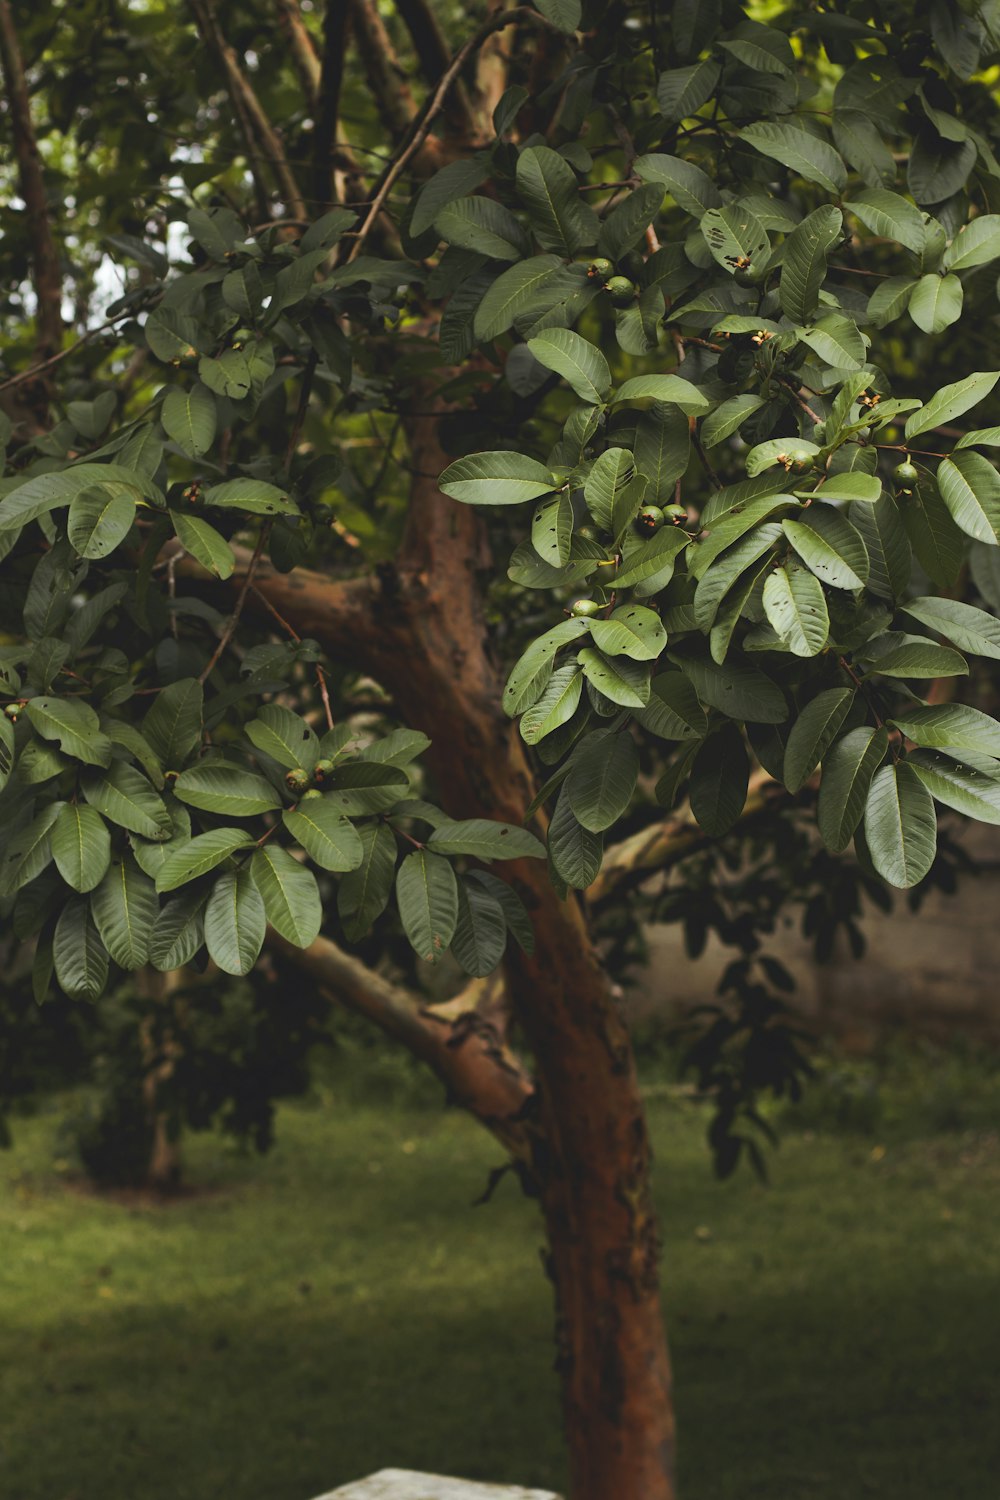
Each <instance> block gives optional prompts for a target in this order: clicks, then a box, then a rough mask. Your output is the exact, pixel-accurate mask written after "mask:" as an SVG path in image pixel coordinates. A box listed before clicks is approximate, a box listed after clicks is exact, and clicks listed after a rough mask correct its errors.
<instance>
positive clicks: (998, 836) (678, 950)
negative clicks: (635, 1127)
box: [628, 825, 1000, 1046]
mask: <svg viewBox="0 0 1000 1500" xmlns="http://www.w3.org/2000/svg"><path fill="white" fill-rule="evenodd" d="M963 844H964V846H965V847H966V848H968V849H969V851H970V853H973V854H974V855H975V857H976V858H977V859H980V860H989V861H995V862H1000V828H985V827H982V826H980V825H976V826H975V827H974V828H973V827H970V828H969V829H968V832H967V834H966V835H965V837H964V838H963ZM798 915H799V914H798V913H796V914H795V916H794V917H792V916H790V917H789V918H788V920H787V921H786V922H785V923H784V924H783V926H782V927H781V929H779V931H778V932H777V933H776V934H775V936H774V938H773V940H772V941H771V942H770V943H769V944H768V951H769V952H772V953H774V954H775V956H776V957H778V958H780V959H781V960H782V962H783V963H785V964H786V965H787V967H788V969H789V970H790V971H791V972H792V974H793V975H794V976H795V981H796V994H795V995H794V996H793V997H790V1003H791V1004H793V1005H794V1006H795V1007H796V1008H797V1009H799V1010H801V1012H802V1014H803V1016H804V1018H805V1019H806V1020H807V1021H808V1022H809V1023H810V1024H811V1025H812V1026H813V1027H814V1028H815V1029H816V1030H817V1031H819V1032H821V1033H824V1034H833V1035H838V1036H840V1037H842V1038H843V1039H844V1040H845V1041H848V1042H850V1043H853V1044H855V1045H859V1046H865V1045H868V1044H870V1043H871V1042H872V1041H874V1040H876V1039H877V1038H878V1037H879V1036H884V1035H885V1034H887V1033H889V1032H892V1031H894V1030H897V1029H901V1028H906V1029H908V1030H911V1031H915V1032H917V1033H919V1034H923V1035H927V1036H931V1037H935V1038H937V1039H939V1040H943V1039H946V1038H947V1037H948V1036H949V1035H955V1034H956V1033H963V1034H968V1035H973V1036H976V1037H980V1038H983V1039H987V1040H990V1041H991V1042H995V1043H998V1044H1000V870H997V871H990V872H988V873H985V874H982V875H978V876H973V877H967V878H966V879H964V880H963V882H962V883H961V886H960V889H959V892H958V894H957V895H956V896H942V895H941V894H939V893H938V892H934V893H933V894H932V895H930V896H928V898H927V899H926V900H925V902H924V904H923V905H922V907H921V909H920V911H919V912H916V913H913V912H911V911H910V910H909V908H908V907H907V904H906V897H905V895H904V894H903V893H898V894H897V897H896V900H895V910H894V911H893V912H892V914H891V915H889V916H886V915H884V914H883V913H881V912H879V911H876V910H875V909H873V908H870V909H869V910H868V913H867V915H866V917H865V919H864V921H863V922H862V924H861V925H862V927H863V930H864V933H865V937H866V939H867V944H868V946H867V952H866V954H865V957H864V958H863V959H861V960H860V961H856V960H855V959H853V958H852V957H851V955H850V954H849V953H848V952H847V950H846V946H845V949H844V952H843V953H841V954H839V955H838V956H837V957H836V958H835V959H834V960H833V961H832V962H831V963H829V964H822V965H820V964H817V963H816V962H815V960H814V958H813V956H812V951H811V947H810V945H809V944H808V943H807V942H806V941H805V940H804V939H803V938H802V937H801V935H800V933H799V930H798V926H797V922H798ZM647 936H648V939H649V943H650V954H651V958H650V965H649V969H648V971H647V973H646V975H645V976H644V978H643V980H642V982H641V983H640V984H639V986H638V987H637V988H636V990H635V991H634V992H633V993H632V994H631V995H630V996H629V1000H628V1006H629V1010H630V1012H631V1013H632V1014H634V1015H636V1016H648V1015H650V1014H668V1015H669V1014H674V1013H676V1012H677V1011H683V1010H684V1009H686V1008H687V1007H689V1006H691V1005H693V1004H699V1003H703V1002H705V1001H707V1000H711V999H712V998H713V997H714V995H715V989H716V985H717V984H718V981H719V978H720V975H721V973H722V971H723V969H724V968H725V966H726V964H727V963H728V962H729V961H730V960H731V959H732V957H733V956H734V955H733V952H732V950H730V949H726V948H723V947H722V946H721V944H719V943H717V942H714V941H713V942H711V943H710V944H709V946H708V948H707V950H706V952H705V954H704V955H703V957H702V958H700V959H697V960H695V961H692V960H690V959H689V958H688V957H687V956H686V954H685V952H684V944H683V940H682V937H681V931H680V928H678V927H657V928H651V929H650V931H649V933H648V934H647Z"/></svg>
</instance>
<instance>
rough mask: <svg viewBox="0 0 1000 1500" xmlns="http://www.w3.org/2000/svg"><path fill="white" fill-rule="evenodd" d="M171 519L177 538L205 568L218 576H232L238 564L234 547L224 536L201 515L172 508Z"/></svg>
mask: <svg viewBox="0 0 1000 1500" xmlns="http://www.w3.org/2000/svg"><path fill="white" fill-rule="evenodd" d="M170 519H171V521H173V523H174V530H175V531H176V533H177V540H178V541H179V542H180V544H181V546H182V547H183V548H184V551H185V552H189V553H190V554H191V556H192V557H193V558H194V559H195V561H196V562H200V563H201V565H202V567H203V568H207V569H208V571H209V572H210V573H214V574H215V576H216V578H221V579H226V578H231V577H232V573H233V569H234V568H235V566H236V558H235V556H234V555H233V549H232V547H230V545H229V543H228V542H227V541H226V539H225V537H224V536H220V534H219V533H218V532H217V531H216V529H215V527H214V526H209V524H208V522H207V521H203V520H202V518H201V517H200V516H189V515H187V514H186V513H185V512H184V511H181V510H172V511H171V512H170Z"/></svg>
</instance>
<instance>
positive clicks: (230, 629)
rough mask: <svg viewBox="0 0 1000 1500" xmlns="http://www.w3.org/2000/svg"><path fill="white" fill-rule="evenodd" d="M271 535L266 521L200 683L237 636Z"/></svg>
mask: <svg viewBox="0 0 1000 1500" xmlns="http://www.w3.org/2000/svg"><path fill="white" fill-rule="evenodd" d="M270 534H271V522H270V521H265V522H264V524H263V526H262V527H261V528H260V536H259V537H258V538H257V545H256V547H255V548H254V549H253V556H252V557H251V559H250V562H249V564H248V566H247V571H246V576H245V578H244V579H243V582H242V584H241V585H240V591H239V594H238V595H237V596H236V605H235V607H234V609H233V612H232V614H231V615H230V617H229V619H228V621H227V622H226V628H225V630H224V631H223V632H222V635H221V637H220V639H219V644H218V645H217V646H216V648H215V650H214V651H213V652H212V655H211V657H210V658H209V662H208V666H207V667H206V668H205V670H204V671H203V672H201V673H200V674H199V676H198V681H199V682H201V683H204V682H207V681H208V679H209V677H210V676H211V674H212V672H213V671H214V669H215V666H216V663H217V662H218V660H219V658H220V657H221V655H222V653H223V652H224V651H225V649H226V647H227V646H228V645H229V642H230V641H231V640H232V638H233V636H234V635H235V634H236V627H237V625H238V624H239V623H240V615H241V614H242V613H243V606H244V604H245V603H246V600H247V594H248V593H249V592H250V588H251V585H252V584H253V575H254V574H255V573H256V571H257V567H258V564H259V563H260V560H261V557H262V555H263V552H264V547H265V546H266V544H267V539H268V537H269V536H270Z"/></svg>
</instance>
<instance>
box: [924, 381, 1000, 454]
mask: <svg viewBox="0 0 1000 1500" xmlns="http://www.w3.org/2000/svg"><path fill="white" fill-rule="evenodd" d="M998 380H1000V370H978V371H976V373H975V374H974V375H967V376H966V377H965V379H964V380H956V381H955V382H954V384H952V385H943V386H942V387H941V389H940V390H939V391H937V392H936V393H935V394H934V395H933V396H932V397H931V399H930V400H929V401H928V402H927V405H926V406H922V407H921V408H920V410H919V411H915V412H914V413H913V415H912V416H911V417H909V418H908V419H907V423H906V436H907V438H908V439H909V438H914V437H916V436H917V434H918V433H921V432H929V431H930V429H931V428H932V427H940V426H942V425H943V424H944V423H946V422H953V421H954V420H955V418H956V417H960V416H961V415H962V413H963V412H967V411H969V410H970V408H971V407H973V406H978V404H979V402H980V401H983V400H985V398H986V397H987V396H988V395H989V394H990V391H992V389H993V387H994V386H995V385H996V383H997V381H998Z"/></svg>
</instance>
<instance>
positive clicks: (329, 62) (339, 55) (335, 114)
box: [313, 0, 349, 202]
mask: <svg viewBox="0 0 1000 1500" xmlns="http://www.w3.org/2000/svg"><path fill="white" fill-rule="evenodd" d="M348 14H349V13H348V9H347V0H327V4H326V14H325V16H324V17H323V63H322V67H321V69H320V80H319V83H318V85H317V91H316V92H317V104H316V136H315V140H314V142H313V194H314V196H315V197H317V198H319V199H320V201H321V202H328V201H329V200H330V197H331V192H332V193H333V196H334V197H339V196H340V195H339V193H337V192H336V185H335V178H334V167H333V163H334V158H335V157H336V153H337V124H338V121H339V119H340V96H341V91H342V89H343V85H344V54H345V52H346V50H347V20H348Z"/></svg>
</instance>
